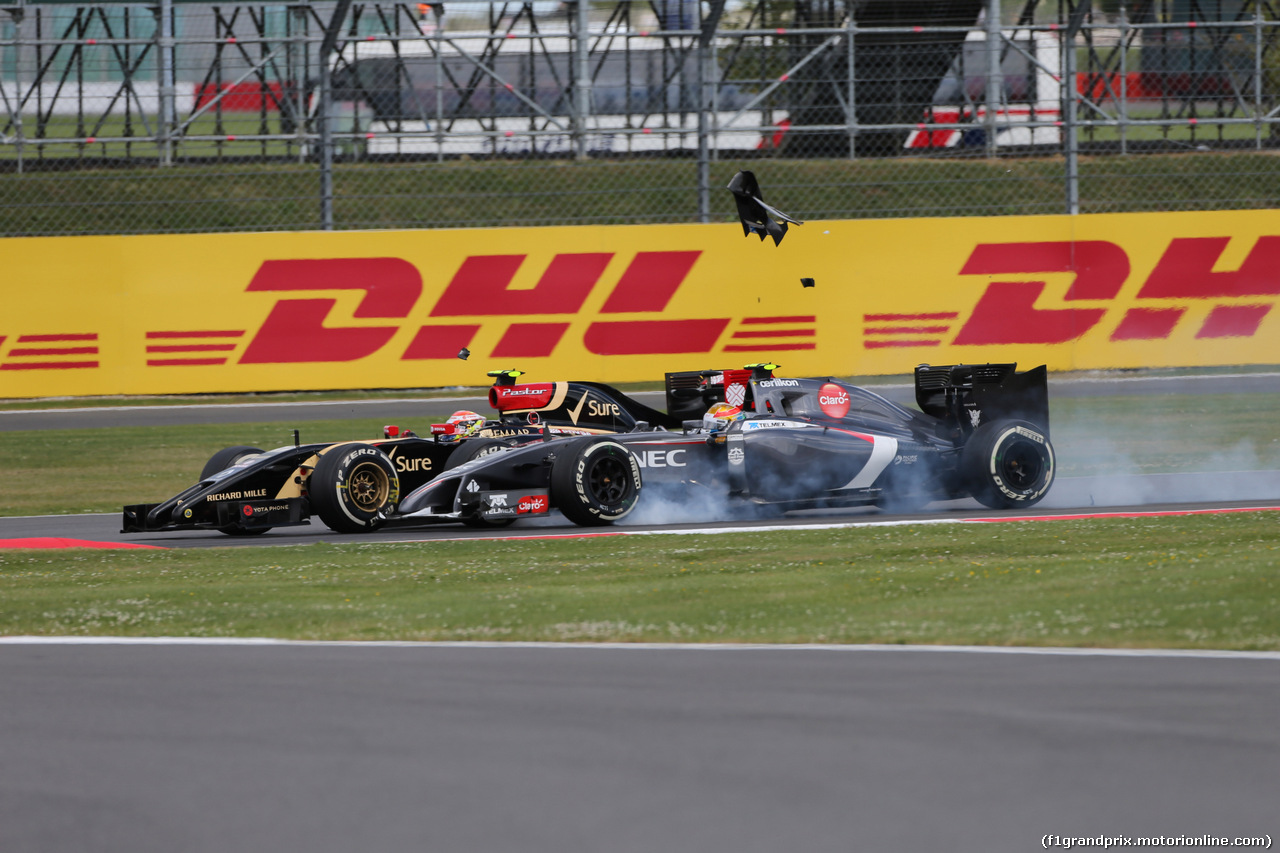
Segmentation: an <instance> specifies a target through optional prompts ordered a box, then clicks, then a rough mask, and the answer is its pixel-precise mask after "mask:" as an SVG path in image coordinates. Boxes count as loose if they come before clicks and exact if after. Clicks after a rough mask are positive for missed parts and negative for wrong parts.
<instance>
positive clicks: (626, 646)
mask: <svg viewBox="0 0 1280 853" xmlns="http://www.w3.org/2000/svg"><path fill="white" fill-rule="evenodd" d="M0 645H7V646H42V645H48V646H303V647H319V648H350V649H438V648H453V649H563V650H571V649H609V650H616V651H650V652H652V651H699V652H704V651H719V652H735V651H736V652H741V651H776V652H792V651H803V652H933V653H937V654H966V655H1040V656H1050V657H1108V658H1205V659H1212V660H1219V659H1227V660H1267V661H1277V662H1280V652H1269V651H1231V650H1229V649H1111V648H1075V647H1067V646H930V645H917V646H911V645H898V644H893V645H889V644H875V643H847V644H836V643H831V644H824V643H553V642H520V641H512V642H495V641H487V640H486V641H474V642H473V641H463V640H426V641H412V642H411V641H407V640H369V641H363V642H362V641H350V640H278V639H273V638H270V637H36V636H12V637H0Z"/></svg>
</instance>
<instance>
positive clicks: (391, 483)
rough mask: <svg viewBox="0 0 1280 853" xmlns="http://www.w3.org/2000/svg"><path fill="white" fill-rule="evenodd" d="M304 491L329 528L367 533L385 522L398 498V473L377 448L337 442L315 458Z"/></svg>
mask: <svg viewBox="0 0 1280 853" xmlns="http://www.w3.org/2000/svg"><path fill="white" fill-rule="evenodd" d="M307 492H308V494H309V496H310V498H311V508H312V509H314V510H315V513H316V515H318V516H320V520H321V521H323V522H324V523H325V524H326V525H328V527H329V528H330V529H331V530H336V531H338V532H339V533H367V532H369V531H371V530H377V529H378V528H379V527H381V526H382V525H384V524H386V523H387V518H388V516H390V515H391V512H392V511H393V510H394V509H395V507H396V503H397V502H398V501H399V500H400V477H399V476H398V475H397V474H396V468H395V465H394V464H392V462H391V460H390V459H389V458H388V457H387V455H386V454H385V453H383V452H382V451H381V450H379V449H378V448H376V447H371V446H370V445H368V444H340V445H338V446H337V447H331V448H329V450H328V451H326V452H325V454H324V455H323V456H321V457H320V458H319V459H318V460H317V461H316V468H315V470H314V471H312V472H311V480H310V484H309V486H308V489H307Z"/></svg>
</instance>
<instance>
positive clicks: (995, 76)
mask: <svg viewBox="0 0 1280 853" xmlns="http://www.w3.org/2000/svg"><path fill="white" fill-rule="evenodd" d="M1000 17H1001V13H1000V0H987V21H986V23H987V91H986V99H987V116H986V121H985V122H983V124H984V126H985V128H986V136H987V156H988V157H995V156H996V154H997V153H998V152H997V150H996V114H997V113H998V112H999V109H1000V104H1001V103H1002V102H1003V101H1004V75H1003V73H1002V71H1001V65H1000V55H1001V53H1002V50H1001V47H1002V38H1001V30H1000V23H1001V21H1000ZM961 50H962V51H963V50H964V48H963V47H962V48H961ZM1032 119H1033V120H1034V119H1035V116H1032Z"/></svg>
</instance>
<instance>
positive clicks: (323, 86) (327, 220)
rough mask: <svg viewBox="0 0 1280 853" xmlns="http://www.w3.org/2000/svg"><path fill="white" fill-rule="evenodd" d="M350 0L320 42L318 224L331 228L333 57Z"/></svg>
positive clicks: (342, 3)
mask: <svg viewBox="0 0 1280 853" xmlns="http://www.w3.org/2000/svg"><path fill="white" fill-rule="evenodd" d="M351 2H352V0H338V5H337V6H336V7H335V8H334V10H333V17H332V18H330V19H329V24H328V26H326V27H325V28H324V39H323V40H322V41H321V42H320V107H319V109H318V110H317V115H318V118H319V119H320V227H321V228H322V229H323V230H325V231H332V230H333V115H332V113H333V74H332V71H333V59H332V54H333V52H334V50H335V49H336V47H337V45H338V30H339V29H340V28H341V27H342V22H343V21H344V20H346V18H347V10H349V9H350V8H351Z"/></svg>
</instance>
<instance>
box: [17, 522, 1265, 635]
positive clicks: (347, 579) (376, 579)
mask: <svg viewBox="0 0 1280 853" xmlns="http://www.w3.org/2000/svg"><path fill="white" fill-rule="evenodd" d="M1277 569H1280V524H1277V518H1276V513H1274V512H1253V513H1236V514H1226V515H1212V516H1209V515H1204V516H1190V517H1182V518H1140V519H1099V520H1088V521H1059V522H1039V523H1018V522H1010V523H1000V524H942V525H914V526H906V527H891V528H848V529H841V530H825V531H796V532H780V533H739V534H733V535H717V536H679V537H665V536H664V537H658V536H635V537H628V538H617V537H609V538H603V539H600V538H595V539H577V540H554V541H551V540H540V541H533V542H519V543H517V542H492V541H489V542H448V543H434V544H422V545H365V546H339V545H327V544H320V545H310V546H304V547H294V548H219V549H192V550H174V551H89V550H72V551H52V552H51V551H9V552H0V602H3V603H2V604H0V634H8V635H16V634H36V635H39V634H48V635H119V636H158V635H159V636H166V635H167V636H201V637H279V638H297V639H313V640H504V641H513V640H529V641H545V640H550V641H570V642H573V641H593V642H598V641H621V642H646V641H647V642H696V643H701V642H711V643H723V642H770V643H808V642H812V643H913V644H915V643H943V644H980V645H986V644H990V645H1044V646H1107V647H1173V648H1219V649H1272V650H1274V649H1280V607H1278V606H1277V605H1280V572H1278V571H1277Z"/></svg>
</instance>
